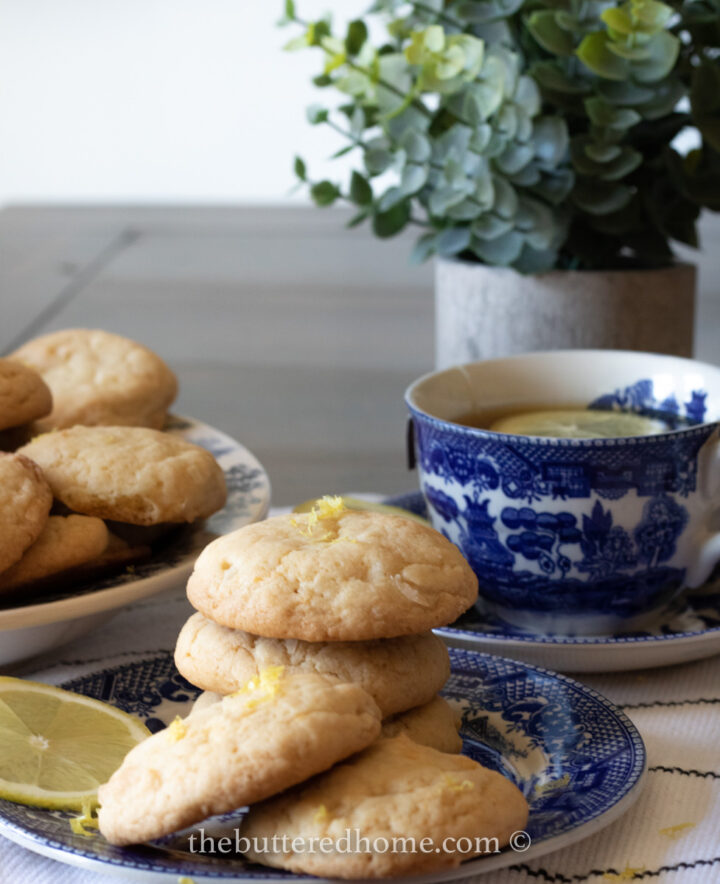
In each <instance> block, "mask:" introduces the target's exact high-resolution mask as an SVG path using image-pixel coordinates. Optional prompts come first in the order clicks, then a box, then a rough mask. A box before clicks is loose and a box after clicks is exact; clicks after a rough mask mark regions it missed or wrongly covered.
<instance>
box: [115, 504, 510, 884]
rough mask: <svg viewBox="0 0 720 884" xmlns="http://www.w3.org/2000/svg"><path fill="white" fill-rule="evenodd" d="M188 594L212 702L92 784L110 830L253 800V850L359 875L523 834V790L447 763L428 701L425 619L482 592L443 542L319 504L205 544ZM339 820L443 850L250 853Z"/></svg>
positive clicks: (436, 863)
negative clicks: (276, 838)
mask: <svg viewBox="0 0 720 884" xmlns="http://www.w3.org/2000/svg"><path fill="white" fill-rule="evenodd" d="M187 591H188V598H189V599H190V602H191V603H192V604H193V606H194V607H195V608H196V609H197V613H196V614H194V615H193V616H192V617H191V618H190V619H189V620H188V622H187V623H186V624H185V626H184V627H183V629H182V631H181V633H180V636H179V639H178V642H177V647H176V654H175V660H176V665H177V667H178V669H179V670H180V672H181V673H182V674H183V675H184V676H185V677H186V678H187V679H188V680H189V681H191V682H192V683H193V684H195V685H197V686H198V687H200V688H202V689H203V690H204V691H206V692H207V693H205V694H202V695H201V697H200V698H199V700H198V701H197V703H196V705H195V707H194V708H193V711H192V713H191V714H190V715H189V716H188V717H187V718H186V719H184V720H181V719H177V720H176V721H175V722H174V723H173V724H172V725H171V726H170V727H169V728H168V729H167V730H165V731H162V732H160V733H158V734H155V735H153V736H152V737H150V738H149V739H148V740H146V741H145V742H144V743H142V744H140V745H139V746H138V747H136V748H135V749H133V750H132V751H131V752H130V753H129V755H128V756H127V758H126V759H125V761H124V763H123V765H122V766H121V768H120V769H119V770H118V771H117V772H116V773H115V774H114V775H113V777H112V778H111V779H110V781H109V782H108V783H107V784H105V785H104V786H102V787H101V789H100V793H99V799H100V803H101V809H100V813H99V821H100V829H101V832H102V833H103V834H104V835H105V837H106V838H108V840H110V841H112V842H113V843H115V844H128V843H133V842H137V841H144V840H148V839H152V838H157V837H159V836H161V835H165V834H168V833H170V832H172V831H175V830H177V829H180V828H182V827H185V826H188V825H190V824H192V823H196V822H199V821H201V820H203V819H204V818H205V817H207V816H209V815H211V814H218V813H225V812H227V811H230V810H233V809H236V808H238V807H242V806H244V805H248V804H249V805H252V806H251V807H250V811H249V813H248V815H247V817H246V818H245V820H244V821H243V826H242V830H241V833H242V835H243V836H245V837H246V838H247V839H250V840H248V842H247V844H248V846H247V847H246V848H244V849H245V852H246V853H247V855H248V856H249V857H250V858H251V859H254V860H257V861H258V862H261V863H264V864H267V865H272V866H276V867H279V868H285V869H289V870H291V871H295V872H305V873H310V874H316V875H323V876H333V877H341V878H356V877H386V876H392V875H400V874H412V873H417V872H426V871H430V870H432V869H437V868H442V867H447V866H455V865H458V864H459V863H460V862H461V861H462V860H463V859H466V858H467V857H468V856H470V855H473V851H472V850H471V851H470V852H468V851H465V852H461V851H460V850H456V849H453V847H452V846H451V844H450V842H447V841H446V839H448V838H454V839H457V838H479V837H490V838H497V839H498V841H499V843H500V844H504V843H507V839H508V838H509V836H510V834H511V833H512V832H513V831H514V830H515V829H518V828H521V827H522V825H523V824H524V822H525V819H526V817H527V805H526V802H525V799H524V798H523V796H522V795H521V794H520V792H519V791H518V790H517V789H516V787H515V786H514V785H513V784H512V783H510V782H509V781H508V780H506V779H505V778H504V777H502V776H501V775H500V774H497V773H495V772H493V771H489V770H487V769H485V768H483V767H481V766H480V765H479V764H477V763H476V762H474V761H472V760H470V759H468V758H465V757H464V756H461V755H458V754H454V753H458V752H459V751H460V749H461V747H462V741H461V739H460V737H459V734H458V721H457V720H456V716H455V712H454V710H453V709H452V708H451V707H450V706H449V705H448V704H447V703H446V702H445V701H444V700H443V699H442V698H440V697H439V696H438V693H437V692H438V691H439V690H440V688H441V687H442V686H443V684H444V683H445V681H446V680H447V678H448V676H449V673H450V665H449V657H448V652H447V650H446V648H445V646H444V645H443V644H442V642H441V641H440V640H439V639H438V638H437V637H436V636H435V635H434V634H433V633H432V632H431V630H432V629H433V628H434V627H437V626H441V625H444V624H447V623H449V622H451V621H453V620H454V619H455V618H456V617H458V616H459V615H460V614H461V613H462V612H463V611H465V610H466V609H467V608H468V607H469V606H470V605H471V604H472V603H473V601H474V600H475V598H476V596H477V580H476V578H475V575H474V574H473V572H472V570H471V569H470V567H469V566H468V564H467V562H466V561H465V560H464V559H463V557H462V555H461V554H460V552H459V551H458V550H457V548H456V547H455V546H453V545H452V544H451V543H450V542H449V541H448V540H446V538H444V537H443V536H442V535H441V534H439V533H438V532H436V531H434V530H433V529H432V528H430V527H429V526H427V525H424V524H421V523H419V522H417V521H413V520H410V519H406V518H403V517H401V516H394V515H385V514H380V513H372V512H354V511H350V510H347V509H345V508H344V506H343V504H342V500H341V499H340V498H323V500H322V501H319V502H318V504H317V505H316V506H315V507H314V508H313V510H312V512H310V513H303V514H294V515H283V516H277V517H275V518H271V519H268V520H267V521H265V522H260V523H256V524H254V525H249V526H246V527H245V528H242V529H241V530H239V531H236V532H234V533H233V534H229V535H226V536H225V537H221V538H219V539H218V540H215V541H214V542H213V543H211V544H210V545H209V546H208V547H206V549H205V550H204V551H203V552H202V553H201V555H200V557H199V558H198V560H197V562H196V564H195V569H194V571H193V574H192V576H191V577H190V580H189V582H188V588H187ZM223 695H224V696H223ZM340 762H342V763H340ZM310 777H313V779H312V780H310V781H309V782H306V781H307V780H308V779H309V778H310ZM346 829H353V830H357V831H358V832H359V834H360V835H361V836H362V837H366V838H368V839H370V841H371V842H373V841H374V839H378V838H379V839H383V838H386V837H392V836H399V835H401V836H407V837H413V838H414V837H416V838H417V840H418V841H419V840H420V839H422V838H430V839H432V840H433V844H437V845H438V850H437V851H435V850H434V848H433V851H432V852H429V851H428V852H424V853H423V852H417V851H415V852H412V851H409V850H405V851H389V852H388V851H385V852H382V851H379V850H375V849H374V848H373V847H372V846H371V847H368V848H367V849H360V850H359V851H354V852H347V851H343V850H341V849H340V848H339V847H338V849H337V850H333V849H331V850H329V851H328V852H317V851H315V852H307V851H302V850H298V849H295V848H292V846H291V845H290V844H289V843H287V842H286V843H285V844H284V846H283V849H282V850H280V849H277V850H275V849H273V851H270V852H268V851H267V850H259V849H257V850H256V849H255V847H254V846H253V845H256V844H258V843H264V844H265V845H267V844H268V843H271V842H272V839H271V838H270V836H272V835H288V836H289V841H292V839H293V837H295V836H297V837H300V838H312V837H325V838H330V840H331V841H332V839H333V838H338V837H340V836H342V834H343V833H344V832H345V830H346ZM266 837H268V838H270V841H264V839H265V838H266ZM272 843H276V842H272ZM441 844H442V848H440V845H441Z"/></svg>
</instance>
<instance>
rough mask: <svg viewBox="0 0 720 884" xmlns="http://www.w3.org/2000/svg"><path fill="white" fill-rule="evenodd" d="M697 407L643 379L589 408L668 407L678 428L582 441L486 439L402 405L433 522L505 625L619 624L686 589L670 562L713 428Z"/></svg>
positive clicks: (699, 402) (679, 569)
mask: <svg viewBox="0 0 720 884" xmlns="http://www.w3.org/2000/svg"><path fill="white" fill-rule="evenodd" d="M683 398H687V397H683ZM706 399H707V395H706V393H705V392H704V391H702V390H695V391H693V393H692V395H691V396H690V398H689V399H687V401H685V402H680V401H679V399H678V397H673V396H664V398H662V399H661V400H658V399H657V398H656V397H655V394H654V385H653V382H652V381H651V380H641V381H638V382H637V383H634V384H632V385H629V386H628V387H625V388H623V389H621V390H616V391H615V392H614V393H611V394H608V395H606V396H601V397H599V398H598V399H596V400H595V401H594V402H593V404H592V406H591V407H603V408H615V409H623V410H630V411H636V412H638V413H640V412H642V413H648V414H655V415H657V414H659V413H660V411H661V409H662V408H666V409H667V411H666V412H663V415H664V416H665V417H666V418H667V419H668V421H669V422H670V423H671V422H672V421H676V423H677V425H678V426H680V422H681V423H682V428H683V431H682V432H672V433H667V434H659V435H656V436H647V437H629V438H620V439H587V440H586V439H554V438H540V439H538V438H531V437H525V436H512V435H507V434H497V433H491V432H488V431H484V430H481V429H475V428H468V427H464V426H460V425H456V424H453V423H449V422H446V421H442V420H439V419H436V418H433V417H431V416H429V415H427V414H425V413H423V412H419V411H417V410H416V409H415V408H414V407H413V406H410V411H411V414H412V419H413V425H414V435H415V445H416V456H417V462H418V465H419V467H420V473H421V488H422V492H423V494H424V496H425V498H426V500H427V502H428V505H429V508H430V514H431V517H432V519H433V523H434V524H435V527H437V528H438V529H439V530H440V531H442V532H443V534H445V536H447V537H448V538H449V539H450V540H452V541H453V542H454V543H456V544H457V545H458V546H459V547H460V549H461V550H462V552H463V553H464V555H465V556H466V558H467V559H468V561H469V562H470V564H471V565H472V567H473V569H474V570H475V572H476V574H477V575H478V579H479V581H480V587H481V594H482V596H483V597H484V598H485V599H487V600H489V601H490V602H491V603H493V604H495V605H496V606H497V607H498V608H502V609H504V610H505V611H506V612H508V616H509V612H511V611H512V609H518V610H520V611H522V612H524V613H527V612H530V611H537V612H553V611H556V612H557V611H563V612H566V613H567V614H569V615H583V614H592V615H603V616H605V617H609V618H614V619H616V620H617V619H624V620H627V619H629V618H632V617H635V616H637V615H639V614H641V613H643V612H646V611H648V610H652V609H660V608H662V607H663V606H664V605H665V604H667V602H668V601H669V600H670V599H671V598H672V597H673V596H674V595H676V594H677V592H678V590H679V588H680V587H682V585H683V582H684V577H685V568H684V566H681V564H674V561H673V557H674V556H675V553H676V551H677V549H678V540H679V538H680V537H681V535H682V533H683V531H685V529H686V528H687V526H688V524H689V516H688V510H687V507H686V506H685V505H684V504H683V503H681V502H680V501H683V500H684V499H687V498H688V497H689V496H690V495H692V494H694V493H695V492H696V490H697V470H698V453H699V451H700V449H701V448H702V446H703V445H704V444H705V443H706V442H707V440H708V439H709V438H710V436H711V435H712V433H713V432H714V430H715V427H714V425H713V424H701V425H699V426H694V425H693V424H696V423H697V422H698V421H701V420H703V419H704V418H705V416H706V413H707V404H706ZM626 497H627V498H628V499H631V500H638V502H641V501H643V503H642V507H640V506H639V504H638V506H635V505H633V506H635V508H634V510H633V511H634V512H636V513H637V514H638V515H636V516H635V517H633V518H632V519H630V517H629V516H627V514H626V515H625V519H626V521H623V520H622V519H621V518H620V517H619V516H618V515H617V513H618V512H619V509H617V508H616V509H613V507H614V505H615V501H620V500H623V499H624V498H626ZM509 502H513V505H512V506H509V505H508V503H509ZM576 502H577V503H576ZM563 504H564V505H563ZM640 511H641V515H639V513H640ZM614 513H615V515H614Z"/></svg>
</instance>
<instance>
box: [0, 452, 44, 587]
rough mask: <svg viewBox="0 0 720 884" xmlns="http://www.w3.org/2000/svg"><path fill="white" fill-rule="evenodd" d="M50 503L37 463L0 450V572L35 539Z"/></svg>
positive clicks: (12, 562) (18, 557)
mask: <svg viewBox="0 0 720 884" xmlns="http://www.w3.org/2000/svg"><path fill="white" fill-rule="evenodd" d="M51 506H52V492H51V491H50V486H49V485H48V483H47V481H46V480H45V477H44V476H43V473H42V470H41V469H40V467H39V466H38V465H37V464H35V463H33V462H32V461H31V460H28V458H26V457H23V456H22V455H19V454H6V453H0V572H2V571H6V570H7V569H8V568H9V567H10V566H11V565H14V564H15V562H17V561H19V560H20V559H21V558H22V555H23V553H24V552H25V550H26V549H27V548H28V547H29V546H30V545H31V544H33V543H35V541H36V540H37V539H38V537H39V536H40V533H41V532H42V530H43V528H44V527H45V523H46V522H47V520H48V515H49V513H50V507H51Z"/></svg>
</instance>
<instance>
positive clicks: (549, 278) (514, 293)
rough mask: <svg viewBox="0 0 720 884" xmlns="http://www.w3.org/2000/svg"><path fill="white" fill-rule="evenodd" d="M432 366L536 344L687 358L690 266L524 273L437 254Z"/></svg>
mask: <svg viewBox="0 0 720 884" xmlns="http://www.w3.org/2000/svg"><path fill="white" fill-rule="evenodd" d="M435 311H436V313H435V361H436V365H437V367H438V368H439V369H441V368H447V367H448V366H450V365H457V364H458V363H462V362H475V361H477V360H479V359H493V358H495V357H499V356H511V355H513V354H515V353H528V352H532V351H535V350H558V349H563V350H565V349H575V348H583V349H595V348H598V349H612V350H644V351H646V352H651V353H669V354H671V355H674V356H692V348H693V321H694V317H695V268H694V267H692V266H691V265H689V264H678V265H676V266H674V267H669V268H665V269H662V270H613V271H575V270H554V271H551V272H550V273H542V274H538V275H536V276H523V275H522V274H520V273H517V272H516V271H514V270H509V269H507V268H503V267H486V266H484V265H482V264H472V263H469V262H465V261H457V260H452V259H445V258H440V259H438V260H437V262H436V265H435Z"/></svg>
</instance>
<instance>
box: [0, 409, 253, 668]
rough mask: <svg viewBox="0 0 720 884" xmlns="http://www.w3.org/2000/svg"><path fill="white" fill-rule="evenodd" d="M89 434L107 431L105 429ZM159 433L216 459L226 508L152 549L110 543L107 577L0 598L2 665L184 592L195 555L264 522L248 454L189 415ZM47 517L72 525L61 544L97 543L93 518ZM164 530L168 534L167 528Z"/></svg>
mask: <svg viewBox="0 0 720 884" xmlns="http://www.w3.org/2000/svg"><path fill="white" fill-rule="evenodd" d="M82 429H85V428H82ZM88 429H90V428H88ZM93 429H97V430H98V431H101V430H105V431H107V429H108V428H93ZM53 435H55V434H50V436H49V438H51V439H52V437H53ZM163 435H167V436H169V437H171V438H177V439H179V440H182V441H185V442H189V443H191V444H192V445H195V446H200V447H201V448H203V449H205V450H206V451H208V452H210V453H211V454H212V455H213V457H214V458H215V460H216V461H217V463H218V464H219V466H220V468H221V470H222V473H223V474H224V478H225V485H226V486H227V500H226V503H225V505H224V506H223V507H222V509H220V510H218V511H217V512H216V513H215V514H214V515H212V516H210V518H208V519H206V520H204V521H203V520H195V521H193V522H192V523H190V524H185V525H176V526H173V527H171V528H170V529H169V530H168V531H167V534H166V535H165V536H163V537H161V538H160V539H159V541H158V542H157V543H155V542H153V543H151V544H147V545H146V544H145V543H142V545H141V546H138V545H137V536H136V537H134V538H131V539H132V540H133V543H132V544H130V551H128V549H127V547H126V546H123V545H121V544H120V543H118V542H117V540H116V541H115V543H116V544H117V548H116V549H112V544H111V553H112V554H114V555H116V556H117V558H118V565H117V567H115V568H113V567H112V566H111V567H110V568H109V573H107V568H105V569H100V570H101V572H102V571H103V570H104V572H105V573H99V574H98V572H97V571H96V572H95V574H94V575H93V571H92V569H88V576H87V577H85V576H84V575H83V573H82V566H81V567H80V568H78V569H77V570H75V571H70V572H66V573H69V574H70V575H71V579H67V578H64V579H62V580H61V581H59V583H58V584H57V586H56V587H53V586H52V582H51V581H49V580H47V581H39V582H38V587H39V589H38V590H37V591H33V592H32V594H31V598H32V601H31V602H30V603H23V597H22V596H20V595H19V594H18V593H17V592H14V593H13V592H8V593H7V594H0V665H7V664H9V663H13V662H16V661H18V660H22V659H25V658H27V657H30V656H34V655H36V654H39V653H42V652H44V651H47V650H50V649H51V648H53V647H57V646H58V645H60V644H63V643H65V642H68V641H71V640H72V639H74V638H77V637H78V636H81V635H83V634H84V633H87V632H88V631H90V630H91V629H94V628H95V627H96V626H99V625H100V624H101V623H103V622H105V621H106V620H108V619H109V618H110V617H112V616H113V615H114V614H115V613H117V612H118V610H119V609H120V608H121V607H123V606H124V605H128V604H131V603H132V602H136V601H138V600H139V599H143V598H146V597H147V596H150V595H154V594H155V593H158V592H161V591H162V590H164V589H168V588H171V587H174V586H182V585H183V583H184V582H185V580H186V579H187V577H188V575H189V574H190V572H191V570H192V565H193V562H194V561H195V558H196V557H197V555H198V553H199V552H200V550H201V549H202V548H203V547H204V546H205V545H206V544H207V543H208V542H209V541H210V540H212V539H213V538H214V537H216V536H217V535H219V534H225V533H227V532H229V531H233V530H235V529H236V528H239V527H242V526H243V525H247V524H249V523H251V522H255V521H259V520H260V519H263V518H264V517H265V516H266V514H267V512H268V509H269V506H270V481H269V479H268V476H267V473H266V472H265V469H264V468H263V466H262V464H261V463H260V462H259V461H258V459H257V458H256V457H255V455H254V454H252V452H250V451H248V449H247V448H245V447H244V446H243V445H241V444H240V443H239V442H236V441H235V440H234V439H232V438H231V437H230V436H228V435H226V434H225V433H222V432H220V431H219V430H217V429H215V428H214V427H211V426H209V425H207V424H204V423H201V422H200V421H196V420H194V419H193V418H189V417H178V416H171V417H170V418H169V419H168V422H167V424H166V426H165V428H164V431H163ZM50 518H51V519H60V518H65V519H66V520H68V521H69V522H70V523H71V524H69V525H68V526H67V533H66V538H65V539H66V542H67V541H68V540H69V539H70V538H72V542H73V543H75V544H77V545H78V546H79V545H80V544H81V543H84V544H85V545H86V546H87V547H90V545H91V544H92V543H93V542H94V537H93V536H92V534H93V530H94V529H96V527H97V525H96V522H97V521H99V520H98V519H97V518H96V517H87V516H86V517H83V518H84V519H86V520H87V521H86V522H84V523H83V524H82V525H80V524H78V525H77V526H74V525H73V524H72V520H77V519H79V518H80V517H79V516H65V517H60V516H51V517H50ZM112 525H113V527H115V528H117V525H118V523H117V520H113V521H112ZM162 527H163V529H166V528H167V523H163V526H162ZM73 528H74V530H71V529H73ZM137 533H138V534H141V532H137ZM75 535H79V536H77V537H76V536H75ZM141 540H142V537H141ZM138 549H139V550H140V551H141V552H140V555H139V557H137V558H135V555H134V552H133V551H137V550H138ZM148 550H149V552H148ZM128 552H130V555H129V556H128V558H127V564H124V563H123V561H122V557H123V554H127V553H128ZM106 554H107V547H106ZM133 559H134V561H133ZM16 567H17V566H16ZM0 577H2V575H1V574H0Z"/></svg>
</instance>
